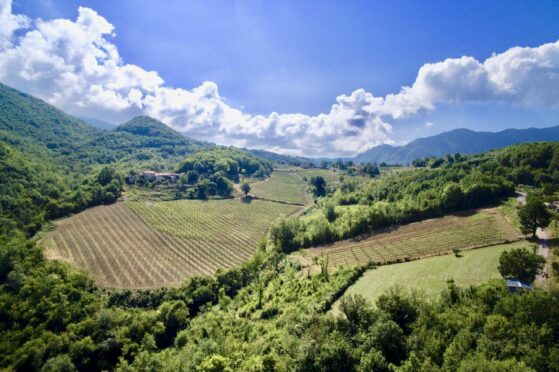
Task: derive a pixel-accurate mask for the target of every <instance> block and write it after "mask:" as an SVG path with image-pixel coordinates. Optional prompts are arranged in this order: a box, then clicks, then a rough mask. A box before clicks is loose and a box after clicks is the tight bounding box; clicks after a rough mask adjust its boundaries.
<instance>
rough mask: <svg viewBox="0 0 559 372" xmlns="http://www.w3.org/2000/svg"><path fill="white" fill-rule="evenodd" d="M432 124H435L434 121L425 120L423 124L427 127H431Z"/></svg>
mask: <svg viewBox="0 0 559 372" xmlns="http://www.w3.org/2000/svg"><path fill="white" fill-rule="evenodd" d="M434 125H435V123H433V122H432V121H426V122H425V126H426V127H427V128H431V127H433V126H434Z"/></svg>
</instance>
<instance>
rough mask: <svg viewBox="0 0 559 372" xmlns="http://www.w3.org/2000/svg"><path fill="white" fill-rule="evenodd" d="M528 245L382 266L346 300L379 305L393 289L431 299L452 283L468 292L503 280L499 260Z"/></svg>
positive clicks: (367, 274)
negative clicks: (364, 300) (355, 298)
mask: <svg viewBox="0 0 559 372" xmlns="http://www.w3.org/2000/svg"><path fill="white" fill-rule="evenodd" d="M531 246H532V245H531V244H530V243H528V242H526V241H519V242H515V243H511V244H501V245H495V246H491V247H487V248H479V249H473V250H470V251H467V252H463V253H461V256H462V257H455V255H454V254H448V255H444V256H437V257H429V258H425V259H422V260H417V261H412V262H404V263H399V264H392V265H385V266H379V267H376V268H373V269H370V270H368V271H367V272H365V274H363V276H362V277H361V278H359V280H357V281H356V282H355V283H354V284H353V285H352V286H351V287H349V288H348V289H347V291H346V292H345V294H344V296H348V295H351V294H359V295H361V296H363V297H365V298H367V299H369V300H371V301H375V300H376V299H377V298H378V297H379V296H380V295H381V294H382V293H384V292H385V291H386V290H388V289H389V288H392V287H395V286H398V287H400V288H402V289H404V290H407V291H420V292H423V293H425V294H426V295H427V296H437V295H439V294H440V293H441V291H442V290H444V289H445V288H446V287H447V281H448V280H450V279H452V280H454V282H455V283H456V285H457V286H459V287H462V288H465V287H468V286H470V285H476V284H481V283H484V282H486V281H487V280H489V279H493V278H500V277H501V276H500V274H499V271H498V270H497V267H498V263H499V256H500V255H501V253H503V252H504V251H507V250H510V249H514V248H523V247H526V248H531ZM339 302H340V301H339V300H338V301H337V302H336V303H335V304H334V305H333V309H334V312H337V310H338V308H339Z"/></svg>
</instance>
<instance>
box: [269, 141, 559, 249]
mask: <svg viewBox="0 0 559 372" xmlns="http://www.w3.org/2000/svg"><path fill="white" fill-rule="evenodd" d="M558 159H559V144H558V143H557V142H554V143H540V144H521V145H516V146H511V147H508V148H505V149H502V150H496V151H494V152H491V153H486V154H481V155H469V156H462V155H459V154H457V155H455V156H447V157H444V158H429V159H423V160H418V161H416V162H415V164H416V165H417V166H418V168H416V169H401V170H394V171H389V172H388V174H385V175H383V176H382V177H379V178H375V179H363V180H356V179H351V178H350V179H347V180H345V181H344V182H343V183H342V184H341V185H340V186H339V187H338V188H337V189H335V191H334V192H332V193H331V194H330V195H327V196H326V197H324V198H320V199H319V201H318V205H319V206H318V208H316V209H314V210H313V211H312V212H310V213H308V214H306V215H304V216H301V217H299V218H297V219H288V220H283V221H279V222H278V223H277V224H276V226H274V227H273V228H272V232H271V236H272V239H273V241H274V243H275V244H276V245H277V246H279V247H281V249H282V250H284V251H291V250H293V249H298V248H300V247H308V246H311V245H317V244H322V243H328V242H332V241H336V240H341V239H346V238H350V237H354V236H357V235H359V234H363V233H366V232H369V231H371V230H374V229H376V228H380V227H386V226H391V225H399V224H403V223H409V222H413V221H418V220H421V219H426V218H432V217H436V216H440V215H442V214H444V213H448V212H451V211H456V210H462V209H469V208H475V207H480V206H484V205H491V204H495V203H497V202H498V201H499V200H500V199H502V198H504V197H507V196H512V195H514V190H515V187H516V186H517V185H530V186H535V187H540V188H544V189H547V191H548V192H553V191H554V190H556V189H557V185H558V184H559V162H558Z"/></svg>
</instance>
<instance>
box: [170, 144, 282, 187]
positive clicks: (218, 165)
mask: <svg viewBox="0 0 559 372" xmlns="http://www.w3.org/2000/svg"><path fill="white" fill-rule="evenodd" d="M192 170H194V171H196V172H198V174H199V176H201V177H205V178H208V179H210V180H212V179H213V178H215V177H217V176H220V175H221V176H224V177H227V178H228V179H230V180H231V181H234V182H238V181H239V176H240V175H243V176H246V177H256V178H264V177H266V176H269V175H270V174H271V173H272V165H271V163H270V162H268V161H266V160H263V159H260V158H257V157H255V156H253V155H251V154H249V153H248V152H245V151H242V150H237V149H234V148H226V147H214V148H212V149H209V150H204V151H199V152H197V153H195V154H194V155H191V156H189V157H187V158H186V159H185V160H184V161H183V163H182V164H181V166H180V167H179V169H178V171H179V172H185V173H186V172H189V171H192Z"/></svg>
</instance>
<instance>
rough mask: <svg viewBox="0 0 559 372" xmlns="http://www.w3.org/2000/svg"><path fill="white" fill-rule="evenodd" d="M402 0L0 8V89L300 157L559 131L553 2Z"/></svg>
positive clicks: (558, 30) (0, 3)
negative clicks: (462, 136) (446, 138)
mask: <svg viewBox="0 0 559 372" xmlns="http://www.w3.org/2000/svg"><path fill="white" fill-rule="evenodd" d="M413 3H414V2H409V1H406V2H404V1H402V2H400V1H390V2H385V1H382V2H381V1H378V2H377V1H362V2H358V1H352V2H338V1H336V2H334V1H332V2H329V1H321V2H320V3H318V2H314V1H308V2H303V1H263V0H262V1H256V0H254V1H252V0H247V1H234V0H223V1H212V0H209V1H192V2H187V1H179V0H173V1H171V0H169V1H155V0H146V1H139V0H135V1H132V0H119V1H108V0H107V1H104V0H95V1H93V0H81V1H74V0H68V1H54V0H52V1H48V0H43V1H39V0H25V1H24V0H14V1H11V0H0V81H1V82H3V83H5V84H8V85H10V86H13V87H15V88H17V89H21V90H23V91H25V92H27V93H30V94H33V95H35V96H38V97H40V98H42V99H44V100H46V101H48V102H49V103H51V104H53V105H55V106H57V107H59V108H61V109H63V110H65V111H67V112H69V113H72V114H75V115H79V116H88V117H93V118H98V119H102V120H105V121H109V122H112V123H121V122H123V121H126V120H127V119H129V118H131V117H133V116H136V115H139V114H147V115H151V116H153V117H155V118H157V119H159V120H161V121H163V122H164V123H166V124H167V125H169V126H171V127H173V128H174V129H176V130H178V131H180V132H184V133H185V134H187V135H188V136H191V137H195V138H200V139H205V140H209V141H213V142H216V143H219V144H232V145H237V146H245V147H252V148H264V149H268V150H272V151H277V152H281V153H287V154H295V155H306V156H351V155H355V154H356V153H359V152H362V151H365V150H367V149H369V148H371V147H373V146H376V145H380V144H385V143H387V144H402V143H405V142H408V141H410V140H412V139H414V138H417V137H425V136H428V135H432V134H436V133H440V132H443V131H448V130H451V129H454V128H459V127H467V128H471V129H474V130H489V131H497V130H501V129H504V128H509V127H515V128H525V127H530V126H536V127H545V126H550V125H557V124H559V120H558V119H559V107H558V104H559V22H557V19H558V17H559V3H557V2H556V1H543V0H542V1H531V2H528V1H512V0H510V1H509V0H507V1H491V2H489V3H490V4H487V3H488V2H487V1H480V2H477V1H464V2H463V4H462V5H459V4H458V2H455V1H429V2H416V4H413ZM319 5H320V6H319Z"/></svg>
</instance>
